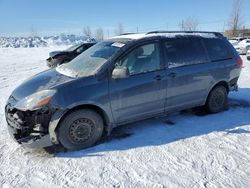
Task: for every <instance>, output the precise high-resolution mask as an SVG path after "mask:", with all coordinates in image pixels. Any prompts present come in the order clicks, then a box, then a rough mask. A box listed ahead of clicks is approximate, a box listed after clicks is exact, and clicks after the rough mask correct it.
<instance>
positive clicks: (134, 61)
mask: <svg viewBox="0 0 250 188" xmlns="http://www.w3.org/2000/svg"><path fill="white" fill-rule="evenodd" d="M160 57H161V56H160V50H159V44H158V43H157V42H155V43H148V44H145V45H142V46H139V47H136V48H134V49H133V50H132V51H130V52H129V53H127V54H126V55H125V56H123V57H122V58H120V59H119V60H118V61H116V66H119V67H125V68H127V69H128V71H129V76H128V77H127V78H122V79H112V78H111V79H110V83H109V90H110V99H111V108H112V112H113V116H114V119H115V121H116V123H118V124H119V123H125V122H127V121H133V120H136V119H141V118H146V117H149V116H151V115H154V114H158V113H163V112H164V102H165V97H166V85H165V81H166V80H165V70H164V66H163V65H162V64H161V58H160Z"/></svg>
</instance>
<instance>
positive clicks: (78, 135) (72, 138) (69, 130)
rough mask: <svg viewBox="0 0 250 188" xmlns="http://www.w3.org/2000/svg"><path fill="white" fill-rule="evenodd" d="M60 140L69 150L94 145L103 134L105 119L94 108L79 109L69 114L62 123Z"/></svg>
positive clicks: (59, 130)
mask: <svg viewBox="0 0 250 188" xmlns="http://www.w3.org/2000/svg"><path fill="white" fill-rule="evenodd" d="M57 133H58V139H59V142H60V143H61V144H62V145H63V147H65V148H66V149H68V150H80V149H85V148H88V147H90V146H93V145H94V144H95V143H96V142H97V141H98V140H99V139H100V138H101V136H102V133H103V120H102V118H101V116H100V115H99V114H98V113H96V112H95V111H93V110H77V111H74V112H72V113H70V114H68V115H67V116H66V117H65V118H64V119H63V121H62V122H61V123H60V125H59V127H58V130H57Z"/></svg>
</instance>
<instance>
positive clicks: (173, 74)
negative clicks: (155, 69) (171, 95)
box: [168, 72, 177, 78]
mask: <svg viewBox="0 0 250 188" xmlns="http://www.w3.org/2000/svg"><path fill="white" fill-rule="evenodd" d="M176 76H177V74H176V73H175V72H171V73H169V74H168V77H171V78H175V77H176Z"/></svg>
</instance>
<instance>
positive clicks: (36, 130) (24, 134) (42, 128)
mask: <svg viewBox="0 0 250 188" xmlns="http://www.w3.org/2000/svg"><path fill="white" fill-rule="evenodd" d="M56 111H57V109H56V108H48V107H44V108H41V109H38V110H35V111H21V110H17V109H15V108H13V107H11V104H10V103H8V104H7V105H6V107H5V115H6V121H7V124H8V130H9V133H10V134H11V136H12V138H13V139H14V140H15V141H16V142H18V143H19V144H21V145H23V146H25V147H29V148H44V147H48V146H51V145H53V144H56V143H57V138H56V134H55V133H54V134H52V135H53V139H52V138H51V136H50V134H49V126H50V125H51V124H53V122H55V121H54V119H55V118H54V117H53V115H54V114H55V112H56ZM56 114H58V112H56ZM60 114H61V113H60ZM57 118H59V116H57ZM52 119H53V122H51V120H52ZM58 121H59V120H58ZM58 121H57V122H58ZM56 126H57V124H56V125H55V124H54V126H53V127H56ZM53 131H54V130H53ZM51 140H53V142H52V141H51Z"/></svg>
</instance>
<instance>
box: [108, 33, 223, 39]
mask: <svg viewBox="0 0 250 188" xmlns="http://www.w3.org/2000/svg"><path fill="white" fill-rule="evenodd" d="M157 36H161V37H166V38H174V37H180V36H183V37H185V36H200V37H204V38H217V37H218V36H222V35H221V34H220V33H216V32H182V31H177V32H158V31H157V32H149V33H136V34H122V35H119V36H115V37H112V38H111V39H129V40H138V39H142V38H149V37H157Z"/></svg>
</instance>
